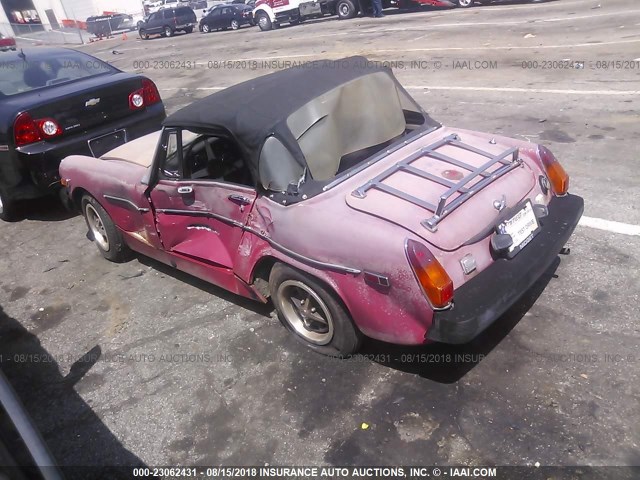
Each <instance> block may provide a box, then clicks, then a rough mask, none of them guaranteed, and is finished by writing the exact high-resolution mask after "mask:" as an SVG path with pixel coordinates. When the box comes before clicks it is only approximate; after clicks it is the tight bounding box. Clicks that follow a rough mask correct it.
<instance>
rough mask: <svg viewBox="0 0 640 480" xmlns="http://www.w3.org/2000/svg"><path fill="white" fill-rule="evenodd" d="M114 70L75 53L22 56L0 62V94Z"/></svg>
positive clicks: (71, 80) (4, 94) (17, 92)
mask: <svg viewBox="0 0 640 480" xmlns="http://www.w3.org/2000/svg"><path fill="white" fill-rule="evenodd" d="M113 72H115V69H113V68H112V67H111V66H109V65H107V64H106V63H104V62H102V61H100V60H98V59H97V58H93V57H89V56H87V55H82V54H78V53H75V52H69V53H68V54H67V53H63V54H57V55H56V56H55V58H51V57H47V58H43V57H41V56H37V57H36V56H30V55H28V54H27V55H25V56H24V58H21V57H20V56H18V58H11V59H8V60H2V61H1V62H0V95H3V96H8V95H16V94H19V93H24V92H29V91H32V90H37V89H40V88H47V87H52V86H54V85H61V84H64V83H69V82H73V81H75V80H79V79H82V78H89V77H93V76H96V75H101V74H104V73H113Z"/></svg>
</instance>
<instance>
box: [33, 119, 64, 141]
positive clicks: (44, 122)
mask: <svg viewBox="0 0 640 480" xmlns="http://www.w3.org/2000/svg"><path fill="white" fill-rule="evenodd" d="M36 124H37V125H38V129H39V130H40V133H42V136H43V137H44V138H53V137H57V136H59V135H62V129H61V128H60V125H58V123H57V122H56V121H55V120H54V119H53V118H43V119H40V120H36Z"/></svg>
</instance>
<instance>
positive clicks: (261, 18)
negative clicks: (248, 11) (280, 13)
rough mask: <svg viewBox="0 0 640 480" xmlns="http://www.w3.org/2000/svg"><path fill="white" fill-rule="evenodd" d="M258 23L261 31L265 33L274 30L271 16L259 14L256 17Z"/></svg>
mask: <svg viewBox="0 0 640 480" xmlns="http://www.w3.org/2000/svg"><path fill="white" fill-rule="evenodd" d="M256 23H257V24H258V26H259V27H260V30H262V31H263V32H266V31H268V30H272V29H273V24H272V23H271V19H270V18H269V15H267V14H266V13H263V12H260V13H258V14H257V15H256Z"/></svg>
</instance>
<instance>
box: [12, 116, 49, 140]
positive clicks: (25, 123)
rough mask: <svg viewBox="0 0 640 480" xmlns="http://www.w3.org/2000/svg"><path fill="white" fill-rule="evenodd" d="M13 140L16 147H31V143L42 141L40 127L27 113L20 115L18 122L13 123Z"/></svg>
mask: <svg viewBox="0 0 640 480" xmlns="http://www.w3.org/2000/svg"><path fill="white" fill-rule="evenodd" d="M13 139H14V141H15V144H16V147H21V146H23V145H29V144H30V143H35V142H39V141H40V140H42V135H41V134H40V129H39V128H38V125H37V124H36V122H34V121H33V119H32V118H31V115H29V114H28V113H27V112H24V113H21V114H20V115H18V117H17V118H16V121H15V122H14V123H13Z"/></svg>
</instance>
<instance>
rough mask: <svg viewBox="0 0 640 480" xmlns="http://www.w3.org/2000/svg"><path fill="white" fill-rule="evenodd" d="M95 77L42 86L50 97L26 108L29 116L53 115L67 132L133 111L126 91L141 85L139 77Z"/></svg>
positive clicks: (99, 123)
mask: <svg viewBox="0 0 640 480" xmlns="http://www.w3.org/2000/svg"><path fill="white" fill-rule="evenodd" d="M98 78H100V80H101V81H100V82H96V81H95V79H93V78H92V79H90V80H81V81H77V82H72V83H71V84H64V85H60V86H52V87H49V88H51V90H49V88H47V89H46V90H43V91H42V92H43V93H45V92H46V93H47V97H49V98H51V100H49V101H47V102H46V103H44V102H43V103H41V104H39V105H38V106H36V107H34V108H30V109H29V113H30V115H31V117H32V118H53V119H54V120H55V121H56V122H57V123H58V125H60V127H61V129H62V131H63V132H64V133H63V135H64V136H69V135H73V134H75V133H81V132H86V131H88V130H90V129H92V128H93V127H95V126H98V125H101V124H104V123H109V122H113V121H114V120H118V119H120V118H124V117H127V116H129V115H131V114H134V113H136V110H132V109H130V108H129V95H130V94H131V93H132V92H134V91H136V90H139V89H140V88H142V78H141V77H130V76H123V77H121V76H120V75H112V76H110V77H106V78H108V79H109V80H110V81H108V82H105V77H104V76H100V77H98ZM72 86H73V88H70V87H72ZM53 89H55V90H56V92H55V94H54V91H53ZM49 93H51V95H49Z"/></svg>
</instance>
